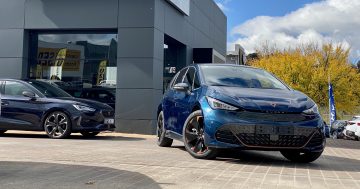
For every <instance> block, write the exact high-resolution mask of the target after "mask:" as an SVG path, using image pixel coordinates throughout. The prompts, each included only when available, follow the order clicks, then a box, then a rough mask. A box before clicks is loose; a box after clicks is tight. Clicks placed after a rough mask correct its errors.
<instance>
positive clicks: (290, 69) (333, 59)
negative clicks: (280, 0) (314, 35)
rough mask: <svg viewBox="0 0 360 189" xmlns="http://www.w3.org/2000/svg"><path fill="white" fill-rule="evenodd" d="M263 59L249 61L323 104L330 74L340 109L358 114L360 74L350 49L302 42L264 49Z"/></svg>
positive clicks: (322, 105)
mask: <svg viewBox="0 0 360 189" xmlns="http://www.w3.org/2000/svg"><path fill="white" fill-rule="evenodd" d="M257 53H258V56H259V58H258V59H251V60H250V61H249V64H250V65H252V66H254V67H260V68H263V69H265V70H268V71H269V72H271V73H273V74H275V75H276V76H278V77H279V78H280V79H282V80H283V81H285V82H286V83H287V84H289V85H290V86H291V87H292V88H293V89H295V90H299V91H302V92H304V93H305V94H307V95H308V96H309V97H311V98H312V99H314V101H316V103H317V104H318V105H320V106H321V107H327V106H328V80H329V77H330V80H331V83H332V84H333V88H334V96H335V101H336V107H337V109H338V111H340V112H344V113H356V112H357V111H358V108H359V107H360V73H359V72H358V70H357V69H356V68H354V67H352V66H351V63H350V62H349V49H344V48H343V47H342V46H340V45H333V44H325V45H323V46H322V47H319V46H318V45H316V44H309V45H302V46H299V47H297V48H294V49H284V50H279V49H273V48H272V49H271V50H269V48H266V47H265V48H261V49H259V50H258V51H257Z"/></svg>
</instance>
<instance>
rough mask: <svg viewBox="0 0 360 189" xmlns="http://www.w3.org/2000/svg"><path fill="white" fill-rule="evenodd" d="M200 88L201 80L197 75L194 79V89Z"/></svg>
mask: <svg viewBox="0 0 360 189" xmlns="http://www.w3.org/2000/svg"><path fill="white" fill-rule="evenodd" d="M199 87H200V80H199V76H198V74H196V73H195V78H194V89H197V88H199Z"/></svg>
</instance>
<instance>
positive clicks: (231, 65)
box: [190, 63, 262, 70]
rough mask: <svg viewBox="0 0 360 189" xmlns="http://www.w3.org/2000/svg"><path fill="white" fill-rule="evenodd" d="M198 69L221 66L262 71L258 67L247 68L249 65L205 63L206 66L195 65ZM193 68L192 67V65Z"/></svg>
mask: <svg viewBox="0 0 360 189" xmlns="http://www.w3.org/2000/svg"><path fill="white" fill-rule="evenodd" d="M195 65H196V66H198V67H203V66H214V67H216V66H219V67H241V68H253V69H259V70H262V69H261V68H256V67H252V66H247V65H238V64H230V63H204V64H195ZM190 66H191V65H190Z"/></svg>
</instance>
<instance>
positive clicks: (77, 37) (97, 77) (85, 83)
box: [28, 31, 118, 96]
mask: <svg viewBox="0 0 360 189" xmlns="http://www.w3.org/2000/svg"><path fill="white" fill-rule="evenodd" d="M30 40H31V42H30V47H31V48H30V57H31V58H30V65H29V68H28V69H29V77H30V78H32V79H39V80H43V81H46V82H49V83H51V84H54V85H56V86H59V87H60V88H62V89H64V90H65V91H67V92H68V93H70V94H71V95H73V96H74V95H75V94H76V95H81V91H83V90H84V89H88V88H116V74H117V67H116V66H117V64H116V62H117V61H116V60H117V43H118V40H117V34H116V32H105V33H104V32H77V33H76V32H75V33H74V32H58V31H55V32H33V33H31V37H30ZM76 95H75V96H76Z"/></svg>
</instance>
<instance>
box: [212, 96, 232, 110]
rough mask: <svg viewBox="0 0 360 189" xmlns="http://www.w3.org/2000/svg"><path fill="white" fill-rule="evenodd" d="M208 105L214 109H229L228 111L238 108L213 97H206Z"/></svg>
mask: <svg viewBox="0 0 360 189" xmlns="http://www.w3.org/2000/svg"><path fill="white" fill-rule="evenodd" d="M206 99H207V101H208V103H209V105H210V107H211V108H212V109H214V110H230V111H234V110H238V109H239V108H237V107H234V106H231V105H229V104H226V103H225V102H221V101H220V100H216V99H214V98H211V97H206Z"/></svg>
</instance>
